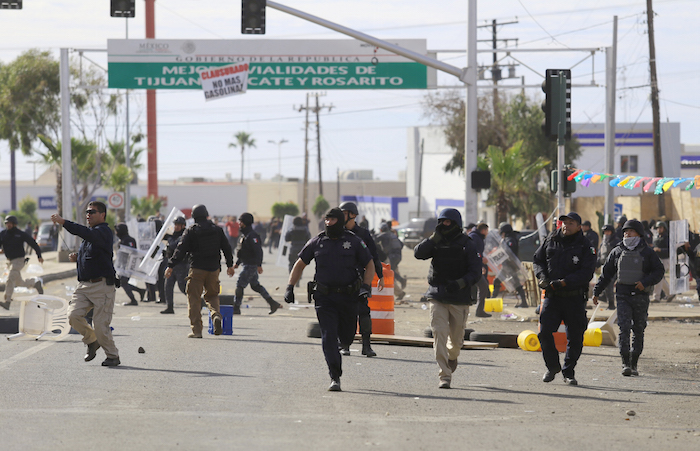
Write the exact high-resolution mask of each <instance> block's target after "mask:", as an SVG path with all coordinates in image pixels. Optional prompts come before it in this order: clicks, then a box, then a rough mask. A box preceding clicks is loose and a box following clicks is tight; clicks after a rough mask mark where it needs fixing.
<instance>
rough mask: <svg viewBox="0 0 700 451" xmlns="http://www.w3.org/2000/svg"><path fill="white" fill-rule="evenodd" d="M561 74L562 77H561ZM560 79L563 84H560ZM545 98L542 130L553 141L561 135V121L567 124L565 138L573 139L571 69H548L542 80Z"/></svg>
mask: <svg viewBox="0 0 700 451" xmlns="http://www.w3.org/2000/svg"><path fill="white" fill-rule="evenodd" d="M560 76H561V79H560ZM560 81H561V82H563V84H561V85H560ZM542 91H544V95H545V100H544V102H542V111H544V122H543V123H542V131H544V135H545V136H547V137H549V139H551V140H552V141H556V140H557V138H558V137H559V122H563V123H564V124H565V127H566V128H565V131H564V139H565V140H567V141H570V140H571V71H570V70H568V69H547V71H546V72H545V77H544V81H543V82H542Z"/></svg>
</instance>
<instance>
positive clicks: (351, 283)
mask: <svg viewBox="0 0 700 451" xmlns="http://www.w3.org/2000/svg"><path fill="white" fill-rule="evenodd" d="M324 226H325V231H323V232H321V233H319V234H318V235H317V236H315V237H314V238H312V239H311V240H309V242H308V243H306V246H304V248H303V249H302V250H301V252H300V253H299V259H298V260H297V262H296V263H295V264H294V268H292V272H291V274H290V275H289V282H288V285H287V290H286V291H285V293H284V300H285V301H286V302H287V303H290V304H291V303H292V302H294V284H296V283H297V281H298V280H299V278H301V275H302V273H303V271H304V268H306V266H307V265H309V264H310V263H311V260H313V259H315V260H316V274H315V275H314V282H315V288H314V290H313V298H314V300H315V301H316V317H317V318H318V322H319V326H320V327H321V345H322V347H323V355H324V356H325V358H326V364H327V365H328V373H329V374H330V377H331V385H330V386H329V387H328V390H329V391H340V376H341V375H342V374H343V370H342V357H341V355H340V351H339V349H338V341H340V344H341V346H349V345H350V343H352V340H353V339H354V337H355V328H356V327H357V304H358V302H357V299H358V298H359V297H370V296H371V294H372V288H371V286H370V284H371V283H372V279H373V278H374V262H373V261H372V255H371V254H370V253H369V251H368V250H367V245H366V244H365V243H364V241H362V240H361V239H360V238H358V237H357V236H356V235H355V234H354V233H352V232H350V231H348V230H346V229H345V215H344V214H343V212H342V211H341V210H340V208H331V209H330V210H328V212H327V213H326V216H325V220H324ZM358 267H362V268H364V276H363V278H362V279H360V277H359V274H358V271H357V268H358Z"/></svg>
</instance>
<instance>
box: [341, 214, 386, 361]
mask: <svg viewBox="0 0 700 451" xmlns="http://www.w3.org/2000/svg"><path fill="white" fill-rule="evenodd" d="M338 208H340V210H341V211H342V212H343V214H344V215H345V228H346V229H348V230H349V231H351V232H352V233H354V234H355V235H357V236H358V237H360V239H361V240H362V241H364V242H365V244H366V245H367V250H369V253H370V254H371V255H372V261H373V262H374V271H375V273H376V274H377V278H378V279H379V281H378V282H377V290H379V291H381V290H382V289H383V288H384V274H383V273H382V262H381V260H379V255H378V253H377V246H376V244H375V243H374V239H373V238H372V235H371V234H370V233H369V230H367V229H365V228H363V227H360V226H359V225H358V224H357V223H356V222H355V218H357V215H358V214H359V213H358V211H357V205H355V203H354V202H343V203H342V204H340V207H338ZM357 269H358V270H359V271H360V275H361V276H364V275H363V271H364V269H365V268H364V266H362V267H360V268H357ZM373 277H374V276H373ZM358 302H359V304H358V306H357V315H358V317H359V323H360V335H361V336H362V355H366V356H367V357H374V356H376V355H377V353H376V352H374V350H373V349H372V346H370V335H372V317H371V311H370V308H369V305H368V304H367V298H366V297H364V296H363V297H360V298H359V300H358ZM340 353H341V354H343V355H350V345H348V346H347V347H344V348H342V349H341V350H340Z"/></svg>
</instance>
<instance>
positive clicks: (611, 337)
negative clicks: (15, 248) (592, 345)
mask: <svg viewBox="0 0 700 451" xmlns="http://www.w3.org/2000/svg"><path fill="white" fill-rule="evenodd" d="M599 306H600V305H597V306H596V308H595V310H594V311H593V315H591V321H590V322H589V323H588V327H587V329H600V331H601V332H602V333H603V342H602V343H601V344H603V345H605V346H617V333H616V332H615V328H614V327H613V324H615V321H616V320H617V310H613V312H612V313H611V314H610V316H609V317H608V319H607V320H605V321H593V319H594V318H595V314H596V312H598V307H599Z"/></svg>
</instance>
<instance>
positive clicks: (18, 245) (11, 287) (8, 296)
mask: <svg viewBox="0 0 700 451" xmlns="http://www.w3.org/2000/svg"><path fill="white" fill-rule="evenodd" d="M24 243H27V244H28V245H29V246H31V248H32V249H34V250H35V251H36V257H37V260H39V263H44V259H43V258H42V257H41V248H40V247H39V245H38V244H36V241H34V238H32V237H31V236H30V235H28V234H27V233H26V232H23V231H22V230H20V229H19V228H18V227H17V217H16V216H13V215H8V216H5V230H3V231H2V232H0V246H1V247H2V250H1V251H0V252H2V253H4V254H5V257H7V268H8V269H9V270H10V274H9V275H8V276H7V282H6V284H5V302H0V306H1V307H2V308H4V309H5V310H9V309H10V302H12V294H13V293H14V291H15V287H27V288H36V291H38V292H39V294H43V293H44V287H42V285H41V280H39V279H27V280H24V279H22V274H21V273H20V271H21V270H22V268H24V265H25V264H26V261H25V258H24V257H25V255H26V254H25V252H24Z"/></svg>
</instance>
